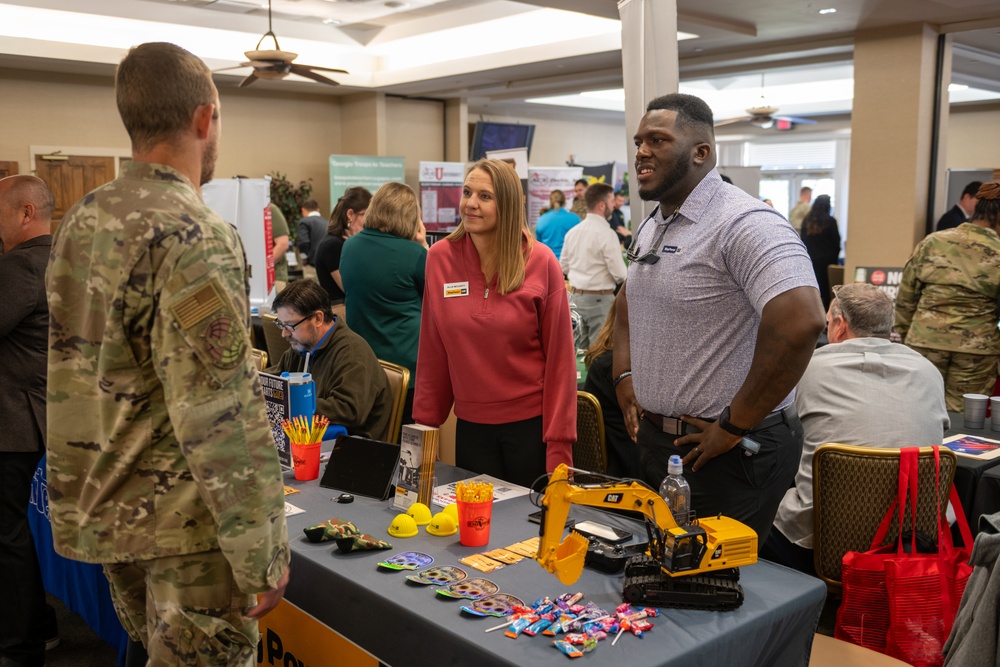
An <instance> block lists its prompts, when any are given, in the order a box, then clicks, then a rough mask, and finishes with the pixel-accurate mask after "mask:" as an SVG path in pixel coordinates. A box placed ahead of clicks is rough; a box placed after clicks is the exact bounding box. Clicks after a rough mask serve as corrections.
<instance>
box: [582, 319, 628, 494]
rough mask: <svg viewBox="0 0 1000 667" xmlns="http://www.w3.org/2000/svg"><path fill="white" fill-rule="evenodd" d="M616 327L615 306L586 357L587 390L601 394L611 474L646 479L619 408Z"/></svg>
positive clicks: (598, 398) (599, 400)
mask: <svg viewBox="0 0 1000 667" xmlns="http://www.w3.org/2000/svg"><path fill="white" fill-rule="evenodd" d="M614 330H615V305H614V304H613V303H612V304H611V310H609V311H608V316H607V317H606V318H605V319H604V324H602V325H601V329H600V331H598V332H597V338H595V339H594V342H593V343H591V345H590V349H589V350H587V356H586V357H584V359H583V360H584V363H586V364H587V379H586V381H585V382H584V383H583V390H584V391H586V392H589V393H591V394H593V395H594V396H596V397H597V401H598V402H599V403H600V404H601V412H603V413H604V441H605V444H606V446H607V451H608V474H609V475H611V476H613V477H633V478H635V479H642V472H641V470H642V469H641V468H640V467H639V454H638V450H637V449H636V447H635V443H634V442H632V439H631V438H630V437H628V431H627V430H626V429H625V417H624V416H622V410H621V408H620V407H618V397H617V396H616V395H615V383H614V380H613V376H612V374H611V357H612V350H611V345H612V334H613V333H614Z"/></svg>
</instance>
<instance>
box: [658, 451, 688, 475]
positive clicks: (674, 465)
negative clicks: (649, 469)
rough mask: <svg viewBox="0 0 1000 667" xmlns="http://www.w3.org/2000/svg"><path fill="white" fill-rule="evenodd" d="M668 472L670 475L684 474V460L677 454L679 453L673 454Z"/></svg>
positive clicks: (668, 465) (668, 463)
mask: <svg viewBox="0 0 1000 667" xmlns="http://www.w3.org/2000/svg"><path fill="white" fill-rule="evenodd" d="M661 460H662V459H661ZM667 474H668V475H682V474H684V462H683V461H682V460H681V457H679V456H677V454H674V455H673V456H671V457H670V460H669V461H667Z"/></svg>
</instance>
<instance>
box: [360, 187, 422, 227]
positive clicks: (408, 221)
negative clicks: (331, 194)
mask: <svg viewBox="0 0 1000 667" xmlns="http://www.w3.org/2000/svg"><path fill="white" fill-rule="evenodd" d="M419 225H420V208H419V207H418V206H417V195H416V194H414V192H413V189H412V188H410V186H409V185H406V184H405V183H384V184H383V185H382V186H381V187H380V188H379V189H378V190H376V191H375V194H374V195H373V196H372V200H371V201H370V202H369V203H368V212H367V213H366V214H365V229H377V230H378V231H380V232H383V233H385V234H392V235H393V236H399V237H401V238H404V239H412V238H413V236H414V235H415V234H416V233H417V227H418V226H419Z"/></svg>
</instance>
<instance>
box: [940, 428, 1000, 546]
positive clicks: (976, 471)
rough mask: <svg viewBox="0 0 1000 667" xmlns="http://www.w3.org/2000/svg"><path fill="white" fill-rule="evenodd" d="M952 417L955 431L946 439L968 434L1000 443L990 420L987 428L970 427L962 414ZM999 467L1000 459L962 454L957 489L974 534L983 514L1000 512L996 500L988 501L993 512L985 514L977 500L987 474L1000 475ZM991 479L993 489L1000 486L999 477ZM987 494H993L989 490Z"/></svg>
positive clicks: (988, 512)
mask: <svg viewBox="0 0 1000 667" xmlns="http://www.w3.org/2000/svg"><path fill="white" fill-rule="evenodd" d="M948 416H949V417H951V428H950V429H948V432H947V433H946V434H945V437H948V436H952V435H959V434H965V435H975V436H979V437H981V438H989V439H990V440H1000V431H994V430H992V429H990V428H989V426H990V421H989V419H987V420H986V423H985V428H966V427H965V417H964V416H963V415H962V413H960V412H949V413H948ZM996 466H1000V457H997V458H994V459H988V460H980V459H975V458H972V457H969V456H961V455H960V456H959V457H958V469H957V470H955V490H956V491H957V492H958V498H959V500H960V501H961V502H962V509H964V510H965V515H966V517H967V518H968V519H969V527H970V528H972V531H973V533H975V532H976V526H977V525H978V524H979V515H980V514H991V513H992V512H993V511H997V510H998V509H1000V504H998V501H997V498H996V497H994V498H993V500H991V501H988V505H987V510H988V507H993V508H994V509H993V510H992V511H984V510H983V509H981V508H979V507H978V506H977V500H976V496H977V493H978V490H979V486H980V484H981V483H982V478H983V476H984V474H985V473H986V472H987V471H989V470H992V471H995V472H1000V471H998V469H997V467H996ZM990 479H991V482H990V483H989V484H990V486H991V487H992V486H994V485H996V484H997V476H996V475H991V477H990ZM985 493H989V491H986V492H985ZM997 494H998V495H1000V490H998V491H997ZM982 502H987V500H986V499H984V500H983V501H982Z"/></svg>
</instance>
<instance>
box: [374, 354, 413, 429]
mask: <svg viewBox="0 0 1000 667" xmlns="http://www.w3.org/2000/svg"><path fill="white" fill-rule="evenodd" d="M378 362H379V363H380V364H382V368H383V369H384V370H385V376H386V378H388V380H389V391H390V392H392V415H391V416H390V418H389V430H388V432H387V433H386V434H385V441H386V442H399V435H400V432H401V431H402V430H403V408H404V407H405V403H406V387H407V385H409V384H410V370H409V369H408V368H404V367H403V366H400V365H398V364H394V363H392V362H390V361H383V360H381V359H379V360H378Z"/></svg>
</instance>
